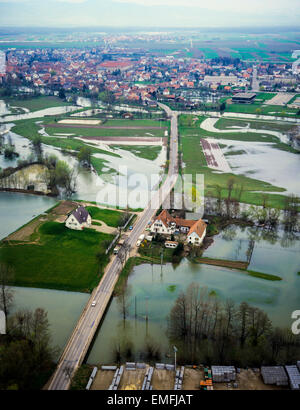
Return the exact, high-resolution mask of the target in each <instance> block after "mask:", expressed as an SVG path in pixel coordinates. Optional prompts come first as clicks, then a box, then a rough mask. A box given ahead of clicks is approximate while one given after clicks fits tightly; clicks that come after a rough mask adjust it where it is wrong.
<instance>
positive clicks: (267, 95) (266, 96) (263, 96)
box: [255, 93, 276, 101]
mask: <svg viewBox="0 0 300 410" xmlns="http://www.w3.org/2000/svg"><path fill="white" fill-rule="evenodd" d="M275 95H276V93H258V94H256V98H255V99H256V100H263V101H267V100H271V99H272V98H273V97H275Z"/></svg>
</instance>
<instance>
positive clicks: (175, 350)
mask: <svg viewBox="0 0 300 410" xmlns="http://www.w3.org/2000/svg"><path fill="white" fill-rule="evenodd" d="M173 349H174V371H175V373H176V352H177V350H178V349H177V347H176V346H173Z"/></svg>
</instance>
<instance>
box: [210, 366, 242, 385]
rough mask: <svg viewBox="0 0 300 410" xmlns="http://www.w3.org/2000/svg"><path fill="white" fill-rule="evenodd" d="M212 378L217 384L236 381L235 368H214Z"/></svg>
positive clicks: (212, 368)
mask: <svg viewBox="0 0 300 410" xmlns="http://www.w3.org/2000/svg"><path fill="white" fill-rule="evenodd" d="M211 370H212V378H213V381H214V382H216V383H229V382H232V381H235V380H236V371H235V367H233V366H212V367H211Z"/></svg>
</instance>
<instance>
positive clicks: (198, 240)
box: [187, 219, 206, 246]
mask: <svg viewBox="0 0 300 410" xmlns="http://www.w3.org/2000/svg"><path fill="white" fill-rule="evenodd" d="M205 235H206V223H205V222H204V221H203V220H202V219H199V220H198V221H196V223H195V224H194V225H193V226H192V227H191V229H190V231H189V233H188V235H187V243H190V244H192V245H198V246H200V245H201V244H202V242H203V239H204V238H205Z"/></svg>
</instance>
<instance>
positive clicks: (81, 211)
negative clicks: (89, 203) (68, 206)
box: [65, 206, 92, 230]
mask: <svg viewBox="0 0 300 410" xmlns="http://www.w3.org/2000/svg"><path fill="white" fill-rule="evenodd" d="M91 224H92V218H91V216H90V214H89V213H88V211H87V210H86V209H85V208H84V207H83V206H79V207H78V208H77V209H75V210H74V211H73V212H71V213H70V214H69V215H68V217H67V219H66V221H65V225H66V227H67V228H69V229H76V230H82V229H84V228H89V227H90V226H91Z"/></svg>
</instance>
